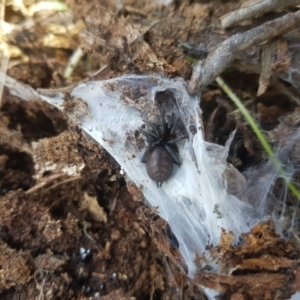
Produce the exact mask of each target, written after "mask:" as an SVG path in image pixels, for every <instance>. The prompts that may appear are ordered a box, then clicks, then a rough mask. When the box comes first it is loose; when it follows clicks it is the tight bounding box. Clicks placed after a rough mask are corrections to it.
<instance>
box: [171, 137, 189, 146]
mask: <svg viewBox="0 0 300 300" xmlns="http://www.w3.org/2000/svg"><path fill="white" fill-rule="evenodd" d="M186 138H188V137H187V136H185V135H184V136H180V137H178V138H176V139H174V140H171V141H168V142H167V143H166V144H168V145H172V144H175V143H177V142H179V141H181V140H184V139H186Z"/></svg>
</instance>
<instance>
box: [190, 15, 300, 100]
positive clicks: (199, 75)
mask: <svg viewBox="0 0 300 300" xmlns="http://www.w3.org/2000/svg"><path fill="white" fill-rule="evenodd" d="M299 26H300V11H297V12H295V13H289V14H287V15H285V16H283V17H281V18H278V19H276V20H273V21H270V22H267V23H265V24H263V25H261V26H258V27H256V28H253V29H251V30H248V31H246V32H244V33H239V34H236V35H234V36H232V37H230V38H229V39H227V40H225V41H224V42H222V43H221V44H220V46H219V47H218V48H217V49H216V50H215V51H214V52H213V53H212V54H211V55H210V56H209V57H208V58H207V59H206V60H205V61H200V62H199V63H198V64H197V65H196V66H195V67H194V70H193V74H192V78H191V80H190V83H189V88H188V89H189V92H190V93H191V94H195V93H198V92H199V91H200V90H202V89H203V88H204V87H206V86H207V85H208V84H210V83H211V82H213V81H214V80H215V78H216V77H217V76H218V75H219V74H220V73H221V72H222V71H224V70H225V69H226V68H227V67H228V66H229V65H230V64H231V62H232V61H233V60H234V59H235V58H236V57H237V56H238V55H239V54H240V53H241V52H242V51H245V50H246V49H248V48H250V47H252V46H254V45H257V44H258V43H264V42H266V41H268V40H270V39H272V38H275V37H277V36H281V35H284V34H286V33H288V32H289V31H291V30H293V29H295V28H297V27H299Z"/></svg>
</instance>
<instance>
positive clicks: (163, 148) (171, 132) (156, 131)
mask: <svg viewBox="0 0 300 300" xmlns="http://www.w3.org/2000/svg"><path fill="white" fill-rule="evenodd" d="M179 120H180V119H179V117H177V118H176V117H175V115H174V114H172V115H171V117H170V119H169V121H168V122H166V121H165V118H164V110H163V113H162V120H161V123H160V124H159V123H150V122H146V121H145V123H146V124H147V125H149V126H150V127H151V130H150V131H146V130H144V129H142V128H141V129H140V130H141V132H142V134H143V135H144V136H145V137H146V138H147V141H148V143H149V145H148V146H147V148H146V150H145V153H144V155H143V157H142V162H143V163H146V169H147V173H148V175H149V177H150V178H151V179H152V180H154V181H156V183H157V185H158V186H161V185H162V183H163V182H164V181H166V180H168V179H169V178H170V177H171V175H172V172H173V164H176V165H178V166H180V164H181V162H180V158H179V153H178V148H177V145H176V143H177V142H178V141H180V140H182V139H185V138H186V136H180V137H177V136H176V134H175V130H176V127H177V125H178V122H179Z"/></svg>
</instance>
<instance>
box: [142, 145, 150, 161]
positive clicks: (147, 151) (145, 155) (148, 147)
mask: <svg viewBox="0 0 300 300" xmlns="http://www.w3.org/2000/svg"><path fill="white" fill-rule="evenodd" d="M151 147H152V144H150V145H148V146H147V147H146V149H145V152H144V154H143V156H142V158H141V162H142V163H144V164H145V163H146V162H147V160H146V158H147V155H148V153H149V151H150V149H151Z"/></svg>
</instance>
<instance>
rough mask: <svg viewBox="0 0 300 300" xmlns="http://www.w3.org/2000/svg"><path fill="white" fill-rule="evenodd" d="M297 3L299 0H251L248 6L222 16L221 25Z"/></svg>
mask: <svg viewBox="0 0 300 300" xmlns="http://www.w3.org/2000/svg"><path fill="white" fill-rule="evenodd" d="M249 2H250V1H249ZM246 4H247V3H245V5H246ZM297 4H300V1H299V0H263V1H257V2H255V3H253V1H251V2H250V4H249V5H248V6H246V7H245V6H244V7H242V8H240V9H238V10H235V11H233V12H231V13H230V14H228V15H226V16H224V17H223V18H222V21H221V25H222V27H223V28H227V27H230V26H232V25H234V24H236V23H239V22H241V21H244V20H245V19H250V18H253V17H258V16H261V15H263V14H264V13H266V12H269V11H272V10H276V9H282V8H284V7H288V6H294V5H297ZM243 5H244V4H243Z"/></svg>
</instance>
